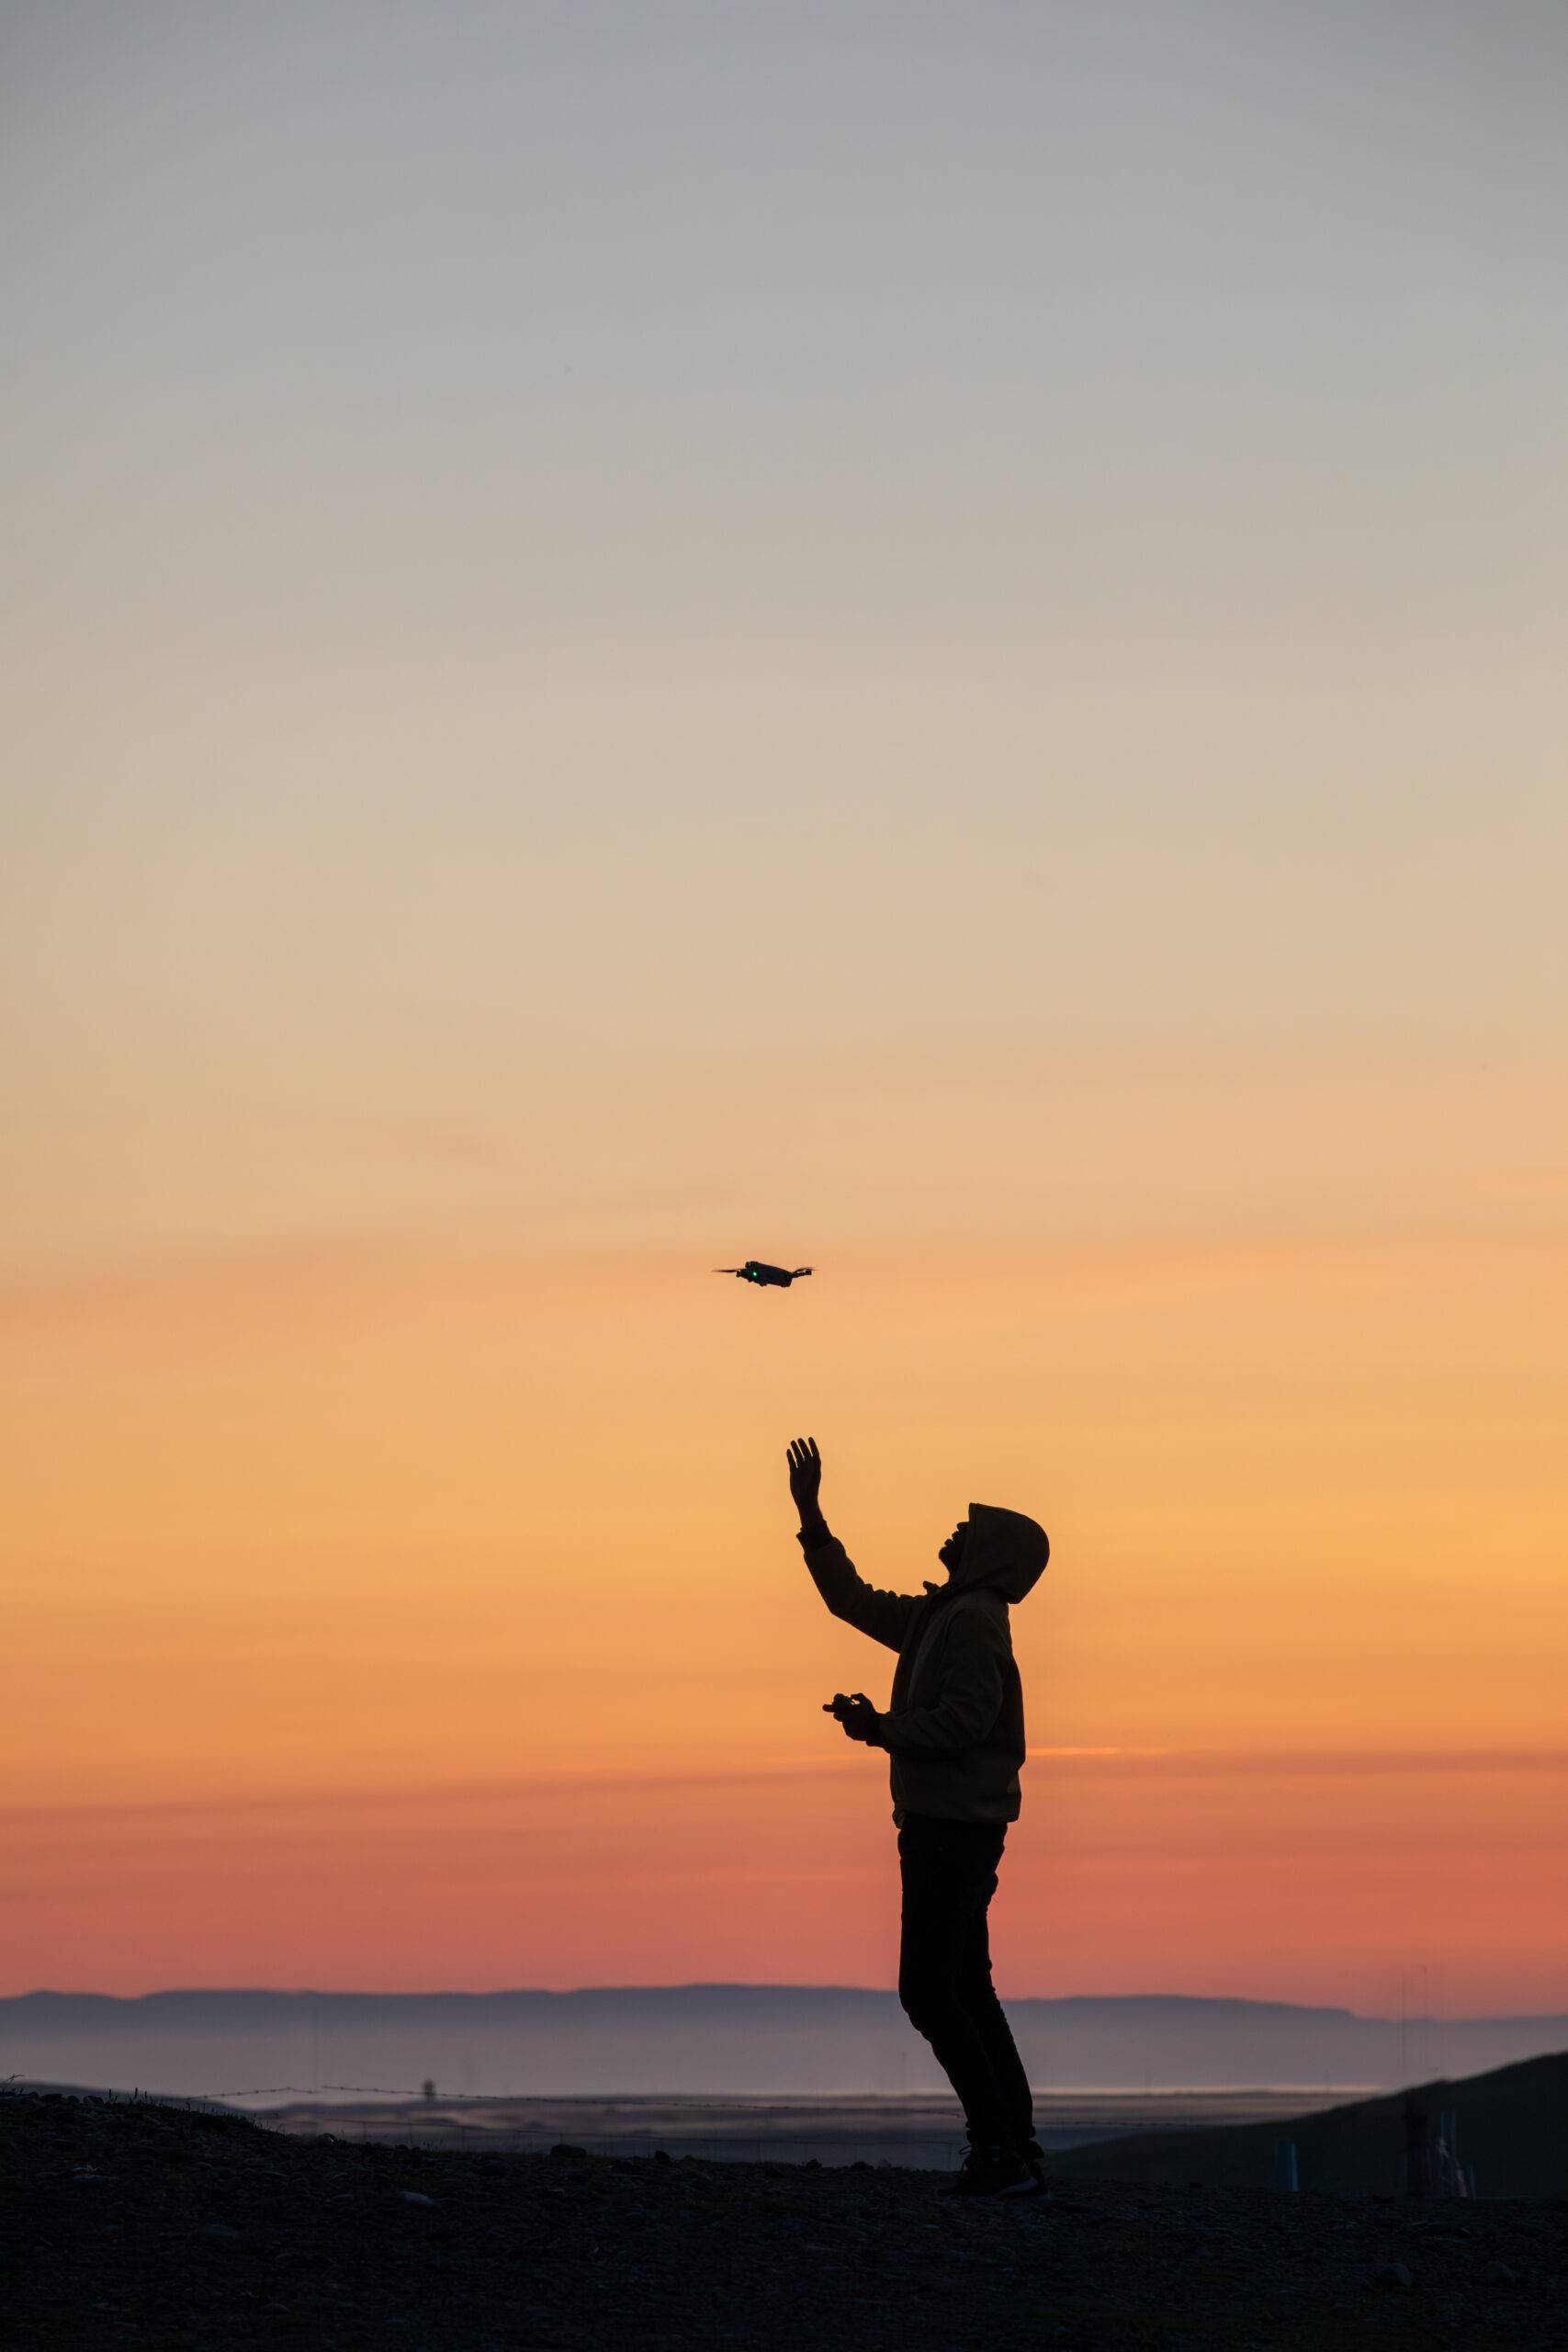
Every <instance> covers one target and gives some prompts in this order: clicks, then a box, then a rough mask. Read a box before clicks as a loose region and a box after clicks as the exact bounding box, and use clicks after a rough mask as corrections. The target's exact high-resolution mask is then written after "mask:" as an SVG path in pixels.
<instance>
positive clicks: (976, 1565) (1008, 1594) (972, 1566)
mask: <svg viewBox="0 0 1568 2352" xmlns="http://www.w3.org/2000/svg"><path fill="white" fill-rule="evenodd" d="M1050 1556H1051V1539H1050V1537H1049V1536H1048V1535H1047V1534H1046V1532H1045V1530H1044V1529H1043V1527H1042V1526H1041V1524H1040V1522H1039V1521H1038V1520H1037V1519H1026V1518H1025V1517H1024V1515H1023V1513H1022V1511H1021V1510H1002V1509H1001V1507H1000V1505H999V1504H997V1503H971V1504H970V1506H969V1538H968V1541H967V1543H966V1544H964V1557H963V1558H962V1559H961V1560H960V1561H959V1563H958V1567H957V1570H956V1572H955V1573H954V1574H953V1576H951V1577H948V1579H947V1581H946V1583H945V1584H933V1585H928V1586H927V1588H926V1589H927V1590H928V1592H932V1593H937V1592H941V1593H953V1592H973V1591H974V1590H975V1589H976V1586H984V1587H985V1588H986V1589H987V1591H990V1592H999V1593H1000V1594H1001V1596H1002V1599H1003V1600H1022V1599H1023V1597H1024V1595H1025V1593H1027V1592H1032V1590H1033V1589H1034V1587H1035V1586H1036V1585H1037V1584H1038V1583H1039V1581H1040V1578H1041V1576H1042V1574H1043V1570H1044V1566H1045V1563H1046V1561H1047V1560H1048V1559H1049V1558H1050Z"/></svg>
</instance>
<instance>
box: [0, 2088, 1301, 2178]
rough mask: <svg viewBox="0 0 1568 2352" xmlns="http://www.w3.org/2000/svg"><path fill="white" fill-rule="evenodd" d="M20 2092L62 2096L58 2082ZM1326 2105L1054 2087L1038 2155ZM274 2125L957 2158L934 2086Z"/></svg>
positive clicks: (588, 2143) (958, 2114) (939, 2162)
mask: <svg viewBox="0 0 1568 2352" xmlns="http://www.w3.org/2000/svg"><path fill="white" fill-rule="evenodd" d="M18 2087H27V2088H35V2089H36V2088H49V2089H54V2090H58V2089H64V2088H66V2087H69V2086H66V2085H63V2084H49V2085H27V2086H18ZM1330 2104H1332V2102H1331V2100H1329V2099H1328V2098H1325V2095H1324V2093H1322V2092H1321V2091H1319V2092H1317V2093H1316V2094H1315V2095H1314V2094H1313V2093H1309V2092H1301V2091H1274V2092H1269V2091H1252V2092H1247V2091H1166V2092H1163V2093H1162V2092H1154V2093H1144V2092H1141V2091H1100V2092H1095V2091H1080V2092H1076V2093H1075V2092H1071V2091H1062V2092H1057V2093H1055V2094H1047V2095H1045V2096H1043V2097H1042V2098H1038V2099H1037V2100H1036V2102H1035V2124H1036V2137H1037V2138H1038V2140H1039V2142H1040V2143H1041V2145H1042V2147H1043V2148H1044V2149H1046V2150H1047V2151H1050V2150H1053V2149H1056V2148H1073V2147H1078V2146H1081V2145H1083V2144H1084V2143H1087V2142H1089V2141H1094V2140H1108V2139H1111V2138H1116V2137H1120V2136H1122V2135H1123V2134H1125V2133H1127V2132H1129V2131H1138V2130H1146V2129H1148V2128H1150V2127H1151V2126H1153V2127H1154V2128H1156V2129H1159V2130H1168V2129H1170V2128H1172V2127H1179V2128H1185V2127H1192V2128H1197V2129H1202V2128H1204V2127H1205V2126H1212V2125H1213V2124H1215V2123H1234V2122H1256V2121H1260V2120H1267V2121H1269V2122H1272V2123H1273V2124H1275V2125H1276V2126H1277V2127H1278V2128H1280V2129H1281V2130H1283V2129H1284V2128H1286V2127H1288V2126H1289V2125H1291V2124H1293V2122H1294V2120H1295V2119H1296V2117H1297V2116H1298V2115H1301V2114H1303V2113H1314V2112H1316V2110H1317V2109H1320V2108H1323V2107H1326V2106H1328V2105H1330ZM265 2120H266V2121H267V2122H268V2123H269V2124H270V2125H271V2126H272V2128H273V2130H274V2131H291V2132H320V2131H336V2132H337V2133H339V2134H340V2135H341V2136H342V2137H344V2138H354V2139H360V2140H372V2139H403V2140H413V2139H417V2140H418V2141H419V2142H420V2143H421V2145H422V2146H424V2147H443V2148H457V2147H486V2146H488V2147H502V2148H514V2149H524V2150H530V2151H532V2152H534V2153H536V2154H537V2153H538V2152H540V2151H542V2150H545V2149H547V2148H549V2147H551V2146H552V2145H554V2144H555V2143H557V2142H558V2141H561V2140H566V2141H569V2142H570V2143H573V2144H574V2145H578V2146H582V2147H586V2148H589V2149H591V2150H592V2151H594V2152H595V2153H596V2154H610V2155H628V2156H630V2155H638V2156H650V2155H653V2154H656V2153H657V2152H658V2151H659V2150H660V2149H662V2150H663V2151H664V2153H665V2154H667V2155H671V2156H687V2155H690V2156H706V2157H720V2156H729V2157H735V2158H739V2159H745V2158H748V2157H750V2159H751V2160H752V2161H754V2162H757V2163H761V2161H762V2160H763V2159H764V2158H766V2157H777V2158H780V2159H782V2160H784V2162H786V2163H794V2164H804V2163H807V2161H809V2160H810V2159H811V2158H812V2157H815V2158H816V2160H817V2161H818V2164H824V2165H835V2164H837V2165H847V2164H853V2163H855V2162H857V2161H858V2160H859V2159H861V2158H866V2159H868V2160H870V2161H872V2162H878V2163H879V2162H883V2161H886V2162H887V2163H889V2164H896V2165H905V2166H914V2167H915V2168H917V2169H920V2168H930V2169H931V2170H933V2171H951V2170H952V2169H953V2166H954V2165H957V2163H958V2161H959V2159H960V2157H961V2155H962V2154H963V2152H964V2116H963V2111H962V2109H960V2107H959V2105H958V2102H957V2100H956V2099H955V2098H953V2096H952V2094H951V2093H949V2094H948V2095H947V2096H946V2097H945V2098H943V2097H941V2096H939V2095H938V2094H936V2093H934V2092H915V2093H912V2094H911V2095H909V2096H908V2097H907V2098H877V2097H874V2096H872V2097H866V2096H862V2097H859V2098H816V2099H809V2098H807V2099H783V2098H780V2099H744V2098H731V2099H701V2098H618V2099H599V2098H558V2099H446V2100H443V2099H442V2098H441V2097H440V2095H439V2092H438V2091H437V2090H436V2089H435V2087H434V2086H432V2095H431V2096H430V2097H428V2098H419V2099H410V2100H399V2101H393V2100H382V2101H380V2102H378V2103H373V2102H370V2101H366V2102H364V2103H362V2104H360V2105H357V2106H352V2105H340V2104H336V2103H334V2104H333V2105H332V2106H328V2105H326V2104H325V2102H324V2101H323V2102H320V2103H318V2102H317V2101H315V2100H311V2099H302V2100H299V2101H298V2102H296V2103H295V2104H294V2105H292V2106H284V2107H276V2108H269V2109H266V2110H265Z"/></svg>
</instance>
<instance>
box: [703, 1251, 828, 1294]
mask: <svg viewBox="0 0 1568 2352" xmlns="http://www.w3.org/2000/svg"><path fill="white" fill-rule="evenodd" d="M714 1272H715V1273H716V1274H734V1275H735V1276H736V1277H737V1279H738V1280H739V1281H740V1282H743V1283H773V1284H774V1285H775V1286H776V1287H777V1288H778V1289H779V1290H788V1288H789V1286H790V1284H791V1283H793V1282H794V1281H795V1280H796V1278H797V1277H798V1276H799V1275H801V1274H808V1273H809V1272H811V1269H810V1267H809V1266H795V1267H794V1268H793V1269H792V1268H790V1267H787V1266H764V1265H763V1264H762V1262H761V1259H758V1258H748V1259H747V1261H746V1263H745V1264H744V1265H743V1266H716V1267H715V1268H714Z"/></svg>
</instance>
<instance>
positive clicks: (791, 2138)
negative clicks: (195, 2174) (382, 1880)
mask: <svg viewBox="0 0 1568 2352" xmlns="http://www.w3.org/2000/svg"><path fill="white" fill-rule="evenodd" d="M29 2079H30V2078H29V2077H27V2076H24V2075H6V2076H4V2077H0V2090H5V2089H9V2088H10V2086H12V2085H15V2084H21V2085H24V2086H25V2085H26V2084H27V2083H28V2080H29ZM321 2090H323V2091H327V2090H331V2091H355V2092H358V2093H360V2094H361V2095H362V2096H375V2097H379V2098H398V2099H406V2100H408V2101H409V2102H410V2103H411V2104H412V2105H413V2106H415V2108H416V2109H450V2108H453V2107H457V2106H460V2105H462V2104H464V2103H465V2102H467V2103H468V2104H469V2105H472V2106H487V2107H488V2106H495V2105H498V2104H500V2103H501V2102H502V2101H504V2100H508V2099H513V2100H524V2099H526V2098H528V2096H529V2094H527V2093H525V2092H508V2091H488V2092H487V2091H459V2092H454V2093H452V2094H451V2095H450V2096H448V2095H447V2094H446V2093H442V2094H440V2095H438V2096H437V2097H435V2098H431V2097H430V2096H429V2095H428V2094H426V2093H425V2092H424V2090H423V2088H421V2089H420V2090H417V2091H412V2090H410V2091H404V2090H400V2089H397V2088H394V2087H393V2086H391V2085H389V2084H372V2083H323V2084H322V2085H321ZM69 2095H71V2096H75V2097H78V2098H102V2099H105V2100H107V2102H108V2103H109V2104H110V2105H111V2106H118V2105H125V2106H128V2107H129V2106H141V2107H178V2108H182V2109H185V2110H186V2112H201V2111H206V2110H209V2109H211V2108H213V2107H216V2106H218V2105H219V2104H220V2102H222V2101H223V2100H226V2099H233V2098H278V2097H303V2098H317V2097H318V2096H319V2093H318V2092H317V2091H316V2090H314V2089H313V2088H311V2089H307V2088H306V2087H305V2086H303V2085H301V2084H296V2083H256V2084H252V2085H250V2086H247V2087H245V2088H243V2089H239V2088H235V2089H231V2090H221V2091H216V2090H215V2091H191V2092H184V2093H162V2092H157V2091H143V2090H142V2089H141V2087H140V2086H137V2087H135V2088H133V2089H131V2090H129V2091H123V2090H121V2091H117V2090H103V2091H78V2092H75V2093H73V2094H69ZM627 2103H628V2104H629V2103H630V2102H627ZM695 2104H696V2105H697V2106H698V2108H699V2110H700V2108H701V2107H702V2106H703V2105H705V2104H707V2102H696V2103H695ZM326 2112H327V2113H328V2114H332V2113H333V2110H332V2109H327V2110H326ZM244 2120H246V2121H247V2122H251V2123H255V2124H258V2125H259V2126H260V2127H261V2128H262V2129H263V2130H264V2131H276V2132H278V2134H279V2135H280V2136H281V2137H283V2138H286V2139H309V2140H311V2141H318V2142H321V2143H323V2144H324V2143H339V2144H341V2143H344V2142H347V2143H351V2144H353V2145H356V2146H371V2147H374V2146H376V2145H378V2144H385V2145H389V2146H402V2147H419V2146H425V2147H430V2148H434V2149H452V2148H454V2147H462V2148H467V2149H469V2150H486V2151H493V2152H494V2153H496V2154H505V2155H548V2154H549V2153H550V2151H551V2150H552V2149H553V2148H556V2147H560V2146H563V2145H564V2146H569V2147H574V2148H581V2149H583V2150H585V2151H587V2152H589V2153H592V2154H599V2155H617V2156H637V2157H640V2158H645V2159H646V2158H649V2157H657V2156H660V2155H663V2156H667V2157H669V2158H670V2159H671V2162H678V2161H679V2159H680V2158H681V2157H682V2156H685V2155H692V2156H700V2157H703V2158H705V2160H706V2161H708V2162H710V2163H723V2162H730V2163H747V2162H750V2163H753V2164H768V2163H777V2164H797V2165H810V2164H817V2165H850V2164H876V2165H888V2166H892V2165H895V2164H897V2165H902V2166H904V2167H906V2168H908V2169H910V2170H915V2171H931V2172H945V2171H952V2170H953V2169H955V2168H956V2166H957V2165H958V2164H959V2163H960V2162H961V2160H962V2158H963V2154H964V2148H965V2146H966V2144H967V2143H966V2142H965V2140H964V2138H963V2136H962V2134H958V2135H950V2134H948V2133H944V2132H933V2133H916V2132H877V2133H866V2132H858V2133H854V2134H852V2135H851V2134H843V2135H838V2134H823V2133H819V2132H810V2133H799V2132H796V2133H784V2132H779V2133H776V2134H775V2133H772V2132H743V2131H724V2132H692V2131H682V2130H680V2129H679V2128H677V2129H675V2130H673V2131H659V2130H657V2129H649V2130H647V2131H637V2130H636V2129H632V2130H629V2131H570V2134H569V2133H568V2131H566V2130H565V2129H563V2128H562V2127H559V2126H548V2127H546V2126H541V2125H533V2126H530V2125H527V2124H510V2125H508V2124H499V2125H495V2124H478V2123H476V2124H465V2123H462V2122H458V2123H457V2124H456V2125H453V2124H450V2123H447V2124H445V2125H443V2124H441V2123H436V2122H434V2120H432V2121H423V2120H422V2117H421V2116H420V2115H418V2114H416V2115H412V2116H401V2115H398V2114H395V2113H391V2112H389V2113H388V2114H387V2116H386V2117H385V2119H384V2120H381V2119H377V2118H374V2117H370V2116H338V2117H336V2119H335V2128H334V2129H333V2130H332V2131H321V2130H319V2129H316V2128H311V2129H310V2130H301V2129H300V2128H299V2118H298V2117H291V2118H290V2119H289V2120H288V2122H287V2123H286V2122H284V2121H283V2120H281V2119H280V2118H277V2117H276V2116H272V2115H268V2114H265V2113H263V2114H260V2115H251V2116H247V2117H246V2118H245V2119H244ZM310 2121H311V2122H312V2124H313V2119H310ZM890 2152H893V2153H890Z"/></svg>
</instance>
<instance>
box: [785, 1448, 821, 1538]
mask: <svg viewBox="0 0 1568 2352" xmlns="http://www.w3.org/2000/svg"><path fill="white" fill-rule="evenodd" d="M789 1490H790V1493H791V1494H792V1495H793V1496H794V1497H795V1508H796V1510H798V1511H799V1513H800V1516H801V1519H802V1521H806V1520H811V1519H815V1518H816V1517H817V1514H818V1509H819V1505H818V1499H817V1498H818V1495H819V1494H820V1493H821V1491H822V1456H821V1455H820V1454H819V1453H818V1451H817V1440H816V1439H815V1438H814V1437H797V1438H792V1439H791V1441H790V1447H789Z"/></svg>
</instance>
